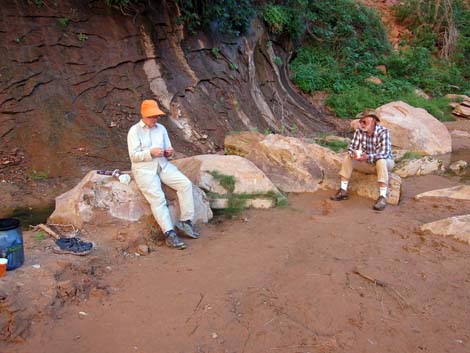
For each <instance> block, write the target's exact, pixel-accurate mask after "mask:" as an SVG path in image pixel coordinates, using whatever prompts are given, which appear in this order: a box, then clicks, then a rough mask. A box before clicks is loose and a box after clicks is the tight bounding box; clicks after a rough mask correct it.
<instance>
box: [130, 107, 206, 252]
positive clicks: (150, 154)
mask: <svg viewBox="0 0 470 353" xmlns="http://www.w3.org/2000/svg"><path fill="white" fill-rule="evenodd" d="M140 112H141V115H142V119H141V120H140V121H139V122H138V123H137V124H135V125H133V126H132V127H131V128H130V130H129V133H128V134H127V146H128V149H129V157H130V159H131V162H132V174H133V175H134V178H135V181H136V183H137V186H138V187H139V189H140V191H141V192H142V194H143V195H144V197H145V198H146V199H147V201H148V202H149V203H150V207H151V209H152V213H153V215H154V217H155V219H156V221H157V223H158V225H159V226H160V228H161V229H162V231H163V233H164V234H165V242H166V245H167V246H169V247H171V248H175V249H185V248H186V244H185V243H184V241H182V240H181V239H180V238H179V237H178V235H177V234H176V232H175V226H176V228H177V229H178V230H179V231H181V233H183V234H184V235H186V236H188V237H190V238H193V239H197V238H199V234H198V233H196V232H195V231H194V229H193V225H192V223H191V222H192V219H193V217H194V200H193V189H192V184H191V181H190V180H189V179H188V178H187V177H186V176H185V175H184V174H183V173H181V172H180V171H179V170H178V169H177V168H176V166H174V165H173V164H171V163H170V162H168V159H167V158H168V157H170V156H171V155H172V153H173V148H172V147H171V142H170V139H169V137H168V132H167V131H166V128H165V127H164V126H163V125H161V124H158V123H157V121H158V119H159V117H160V116H162V115H165V113H164V112H163V111H162V110H160V108H159V107H158V103H157V102H156V101H154V100H151V99H148V100H144V101H143V102H142V105H141V109H140ZM162 182H163V183H164V184H165V185H168V186H169V187H171V188H172V189H175V190H176V192H177V195H178V201H179V204H180V211H181V212H180V222H179V223H177V224H176V225H174V224H173V222H172V220H171V217H170V212H169V210H168V206H167V203H166V198H165V194H164V193H163V190H162V186H161V183H162Z"/></svg>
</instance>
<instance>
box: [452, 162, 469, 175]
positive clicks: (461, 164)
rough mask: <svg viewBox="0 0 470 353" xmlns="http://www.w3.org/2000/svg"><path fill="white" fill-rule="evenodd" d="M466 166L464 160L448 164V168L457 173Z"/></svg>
mask: <svg viewBox="0 0 470 353" xmlns="http://www.w3.org/2000/svg"><path fill="white" fill-rule="evenodd" d="M467 167H468V163H467V162H466V161H462V160H460V161H457V162H455V163H452V164H451V165H450V166H449V169H450V170H452V171H453V172H454V173H456V174H458V173H460V172H462V171H463V170H464V169H465V168H467Z"/></svg>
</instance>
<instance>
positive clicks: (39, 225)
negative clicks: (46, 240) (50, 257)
mask: <svg viewBox="0 0 470 353" xmlns="http://www.w3.org/2000/svg"><path fill="white" fill-rule="evenodd" d="M36 227H37V228H39V229H42V230H43V231H45V232H46V233H47V234H49V235H50V236H51V237H53V238H54V239H56V240H58V239H60V235H59V234H57V233H56V232H54V231H53V230H52V229H51V228H49V227H48V226H46V225H45V224H42V223H41V224H38V225H37V226H36Z"/></svg>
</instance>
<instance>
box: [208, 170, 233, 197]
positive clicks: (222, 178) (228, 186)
mask: <svg viewBox="0 0 470 353" xmlns="http://www.w3.org/2000/svg"><path fill="white" fill-rule="evenodd" d="M208 173H209V174H210V175H212V177H213V178H214V179H215V180H217V181H218V182H219V184H220V186H222V187H223V188H224V189H225V190H227V192H229V193H233V191H234V190H235V177H234V176H233V175H225V174H221V173H219V172H218V171H216V170H211V171H208Z"/></svg>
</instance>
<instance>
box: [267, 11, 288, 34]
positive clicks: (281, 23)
mask: <svg viewBox="0 0 470 353" xmlns="http://www.w3.org/2000/svg"><path fill="white" fill-rule="evenodd" d="M263 19H264V20H265V21H266V23H267V24H268V26H269V30H270V31H271V32H272V33H276V34H279V33H282V32H284V31H285V29H286V27H287V24H288V23H289V20H290V16H289V14H288V11H287V9H286V8H284V7H282V6H279V5H271V4H268V5H267V6H266V7H265V8H264V11H263Z"/></svg>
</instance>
